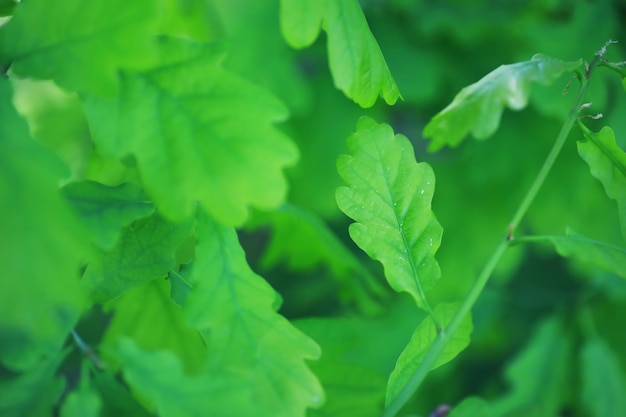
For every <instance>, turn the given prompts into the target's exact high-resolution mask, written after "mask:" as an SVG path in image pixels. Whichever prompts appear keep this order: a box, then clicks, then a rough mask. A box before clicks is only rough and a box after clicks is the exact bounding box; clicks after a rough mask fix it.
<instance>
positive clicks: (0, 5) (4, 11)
mask: <svg viewBox="0 0 626 417" xmlns="http://www.w3.org/2000/svg"><path fill="white" fill-rule="evenodd" d="M16 5H17V3H16V2H15V0H0V16H10V15H11V14H12V13H13V9H14V8H15V6H16Z"/></svg>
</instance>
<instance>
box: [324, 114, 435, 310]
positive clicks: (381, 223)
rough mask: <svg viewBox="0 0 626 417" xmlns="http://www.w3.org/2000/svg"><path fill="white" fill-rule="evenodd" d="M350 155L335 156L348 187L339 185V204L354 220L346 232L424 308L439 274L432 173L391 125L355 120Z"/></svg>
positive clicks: (397, 286) (391, 280)
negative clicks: (432, 202) (427, 295)
mask: <svg viewBox="0 0 626 417" xmlns="http://www.w3.org/2000/svg"><path fill="white" fill-rule="evenodd" d="M348 149H349V151H350V153H351V155H342V156H341V157H340V158H339V160H338V161H337V168H338V170H339V174H340V175H341V176H342V178H343V179H344V181H346V183H348V185H349V187H340V188H339V189H338V190H337V194H336V196H337V204H338V205H339V208H341V210H342V211H343V212H344V213H346V214H347V215H348V216H350V217H351V218H353V219H354V220H355V221H356V223H354V224H351V225H350V237H351V238H352V239H353V240H354V241H355V242H356V244H357V245H359V247H360V248H361V249H363V250H364V251H365V252H366V253H367V254H368V255H369V256H370V257H371V258H372V259H376V260H378V261H380V262H381V263H382V264H383V266H384V268H385V276H386V278H387V280H388V281H389V284H390V285H391V286H392V287H393V289H394V290H396V291H406V292H408V293H409V294H411V295H412V296H413V298H414V299H415V301H416V303H417V304H418V305H419V306H420V307H421V308H426V309H428V307H427V305H428V303H427V302H426V298H425V295H426V291H428V290H429V289H431V288H432V287H433V286H434V284H435V283H436V281H437V280H438V279H439V276H440V271H439V265H438V264H437V261H436V260H435V252H436V250H437V248H439V244H440V243H441V235H442V233H443V229H442V228H441V225H440V224H439V223H438V222H437V220H436V219H435V216H434V215H433V213H432V211H431V199H432V196H433V193H434V189H435V175H434V173H433V171H432V169H431V168H430V166H429V165H428V164H426V163H417V162H416V161H415V156H414V153H413V146H411V143H410V142H409V140H408V139H407V138H406V137H404V136H402V135H395V136H394V133H393V130H392V129H391V127H389V125H386V124H377V123H376V122H374V121H373V120H372V119H369V118H363V119H361V120H360V121H359V123H358V126H357V131H356V133H354V134H352V135H351V136H350V137H349V138H348Z"/></svg>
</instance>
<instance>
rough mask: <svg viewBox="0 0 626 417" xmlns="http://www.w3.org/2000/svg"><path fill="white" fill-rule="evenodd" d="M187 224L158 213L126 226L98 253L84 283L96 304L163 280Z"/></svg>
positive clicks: (172, 264)
mask: <svg viewBox="0 0 626 417" xmlns="http://www.w3.org/2000/svg"><path fill="white" fill-rule="evenodd" d="M190 228H191V223H190V222H184V223H178V224H174V223H170V222H168V221H166V220H164V219H163V218H162V217H161V216H159V214H158V213H155V214H153V215H152V216H150V217H148V218H146V219H141V220H137V221H135V222H134V223H133V224H131V225H130V226H128V227H126V228H125V229H124V231H123V232H122V236H121V237H120V239H119V241H118V242H117V244H116V245H115V247H114V248H113V249H111V250H110V251H100V252H99V253H98V255H97V256H95V257H94V258H93V260H92V262H91V263H90V264H89V266H88V267H87V270H86V271H85V274H84V276H83V281H84V283H85V285H86V287H87V288H88V290H89V292H90V294H91V299H92V300H93V301H94V302H96V303H101V302H105V301H108V300H110V299H112V298H115V297H117V296H119V295H121V294H122V293H123V292H124V291H126V290H128V289H129V288H132V287H134V286H137V285H140V284H144V283H146V282H149V281H152V280H153V279H157V278H165V277H166V276H167V274H168V272H169V271H170V270H172V269H173V268H174V267H175V266H176V257H175V252H176V249H178V247H179V246H180V245H181V243H182V242H183V240H184V239H185V238H186V237H187V234H188V233H189V231H190Z"/></svg>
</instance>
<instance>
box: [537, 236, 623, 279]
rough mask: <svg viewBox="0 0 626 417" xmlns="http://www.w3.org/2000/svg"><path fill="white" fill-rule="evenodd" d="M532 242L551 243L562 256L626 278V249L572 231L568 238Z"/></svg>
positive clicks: (549, 237)
mask: <svg viewBox="0 0 626 417" xmlns="http://www.w3.org/2000/svg"><path fill="white" fill-rule="evenodd" d="M531 240H532V241H542V240H545V241H548V242H551V243H552V244H553V245H554V246H555V247H556V250H557V252H558V253H559V254H560V255H561V256H566V257H568V258H574V259H579V260H581V261H585V262H589V263H592V264H594V265H596V266H598V267H600V268H603V269H605V270H607V271H610V272H613V273H614V274H616V275H619V276H620V277H622V278H626V249H624V248H620V247H618V246H615V245H612V244H610V243H606V242H600V241H597V240H593V239H590V238H588V237H585V236H581V235H579V234H577V233H575V232H573V231H572V230H568V231H567V236H533V237H532V239H531Z"/></svg>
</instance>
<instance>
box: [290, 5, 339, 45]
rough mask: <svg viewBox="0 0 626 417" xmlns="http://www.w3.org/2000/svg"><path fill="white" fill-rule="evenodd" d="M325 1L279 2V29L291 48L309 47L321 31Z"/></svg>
mask: <svg viewBox="0 0 626 417" xmlns="http://www.w3.org/2000/svg"><path fill="white" fill-rule="evenodd" d="M328 3H329V2H328V1H327V0H318V1H309V0H281V1H280V29H281V32H282V34H283V37H284V38H285V40H286V41H287V43H289V46H291V47H292V48H296V49H300V48H306V47H307V46H311V45H312V44H313V42H315V40H316V39H317V37H318V35H319V33H320V31H321V30H322V23H323V21H324V18H325V15H326V11H327V10H328Z"/></svg>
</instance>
